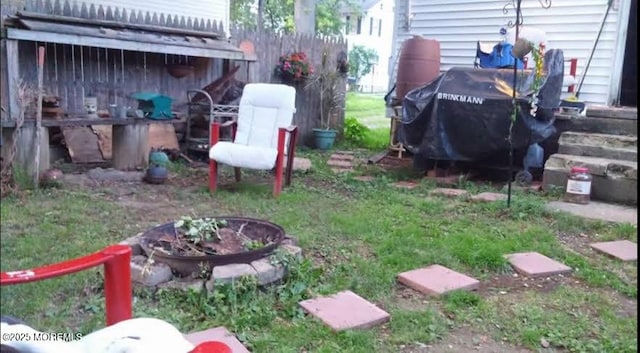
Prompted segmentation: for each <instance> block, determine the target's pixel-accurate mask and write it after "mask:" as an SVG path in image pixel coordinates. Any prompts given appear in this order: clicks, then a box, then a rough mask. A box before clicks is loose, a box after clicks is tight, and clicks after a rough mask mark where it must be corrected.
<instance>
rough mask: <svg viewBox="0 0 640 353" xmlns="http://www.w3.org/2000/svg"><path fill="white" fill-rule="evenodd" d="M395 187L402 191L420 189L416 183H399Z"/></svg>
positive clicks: (394, 184)
mask: <svg viewBox="0 0 640 353" xmlns="http://www.w3.org/2000/svg"><path fill="white" fill-rule="evenodd" d="M392 185H393V186H395V187H397V188H401V189H415V188H417V187H418V183H416V182H415V181H398V182H395V183H393V184H392Z"/></svg>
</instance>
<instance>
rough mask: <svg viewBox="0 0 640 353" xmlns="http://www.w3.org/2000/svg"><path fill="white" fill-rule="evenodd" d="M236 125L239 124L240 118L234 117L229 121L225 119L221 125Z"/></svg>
mask: <svg viewBox="0 0 640 353" xmlns="http://www.w3.org/2000/svg"><path fill="white" fill-rule="evenodd" d="M234 125H238V118H233V119H231V120H229V121H225V122H224V123H222V124H220V127H229V126H234Z"/></svg>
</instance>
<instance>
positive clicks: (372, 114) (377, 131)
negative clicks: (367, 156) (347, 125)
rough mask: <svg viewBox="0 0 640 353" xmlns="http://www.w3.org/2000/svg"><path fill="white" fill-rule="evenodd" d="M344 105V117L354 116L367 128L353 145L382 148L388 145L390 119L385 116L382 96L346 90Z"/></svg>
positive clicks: (375, 148)
mask: <svg viewBox="0 0 640 353" xmlns="http://www.w3.org/2000/svg"><path fill="white" fill-rule="evenodd" d="M345 105H346V106H345V118H347V119H348V118H354V119H356V120H357V121H358V122H359V123H360V124H362V125H364V126H365V127H366V128H367V131H366V133H365V134H364V136H363V138H362V140H361V141H357V142H356V143H355V144H354V145H355V146H354V147H365V148H368V149H373V150H382V149H384V148H386V146H388V145H389V124H390V121H389V118H387V117H386V116H385V103H384V97H383V96H381V95H374V94H363V93H357V92H348V93H347V99H346V104H345Z"/></svg>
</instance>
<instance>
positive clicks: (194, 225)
mask: <svg viewBox="0 0 640 353" xmlns="http://www.w3.org/2000/svg"><path fill="white" fill-rule="evenodd" d="M226 225H227V222H226V221H225V220H220V221H217V220H216V219H215V218H201V219H193V218H191V217H188V216H186V217H182V218H180V220H179V221H177V222H176V224H175V227H176V229H178V230H180V231H182V234H183V235H184V237H185V238H186V239H188V240H189V241H191V242H193V244H195V245H200V244H202V243H203V242H206V241H212V240H214V239H215V240H218V241H219V240H222V238H221V237H220V234H219V233H218V231H219V230H220V226H223V227H224V226H226Z"/></svg>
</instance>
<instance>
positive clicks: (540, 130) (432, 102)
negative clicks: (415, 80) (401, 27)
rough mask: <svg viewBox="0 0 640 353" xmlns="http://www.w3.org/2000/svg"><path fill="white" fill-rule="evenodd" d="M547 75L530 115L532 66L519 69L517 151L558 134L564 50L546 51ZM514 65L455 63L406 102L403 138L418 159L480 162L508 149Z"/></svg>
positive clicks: (402, 140) (515, 138) (515, 134)
mask: <svg viewBox="0 0 640 353" xmlns="http://www.w3.org/2000/svg"><path fill="white" fill-rule="evenodd" d="M544 59H545V60H544V67H545V72H546V73H547V75H546V78H545V80H544V82H543V84H542V87H541V89H540V93H539V95H538V99H539V102H538V110H537V113H536V114H535V116H532V115H531V113H530V110H531V106H530V105H529V103H528V98H529V96H530V95H531V94H532V91H531V89H530V87H531V84H532V83H533V78H534V77H533V76H534V75H533V71H532V70H519V71H518V89H517V92H518V98H517V99H516V101H517V103H518V106H519V109H518V114H517V118H516V123H515V125H514V127H513V147H514V149H518V148H524V147H527V146H528V145H529V144H531V143H536V142H541V141H543V140H544V139H546V138H548V137H549V136H551V135H552V134H553V133H554V132H555V128H554V127H553V123H554V120H555V118H554V109H556V108H558V106H559V105H560V94H561V90H562V80H563V76H564V57H563V53H562V50H558V49H552V50H549V51H547V52H546V53H545V58H544ZM511 87H513V69H475V68H463V67H454V68H451V69H449V70H448V71H447V72H445V73H443V74H441V75H440V76H439V77H438V78H436V79H435V80H433V81H431V82H430V83H429V84H427V85H426V86H423V87H419V88H416V89H413V90H411V91H410V92H408V93H407V95H406V96H405V98H404V100H403V102H402V113H403V114H402V124H401V125H400V129H399V131H398V140H399V142H402V143H403V144H404V145H405V147H406V148H407V149H408V150H409V151H410V152H411V153H412V154H414V156H415V157H421V158H424V159H435V160H451V161H480V160H485V159H486V158H488V157H490V156H491V155H492V154H495V153H496V152H500V151H506V150H508V148H509V142H508V135H509V125H510V121H511V114H512V94H511Z"/></svg>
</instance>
